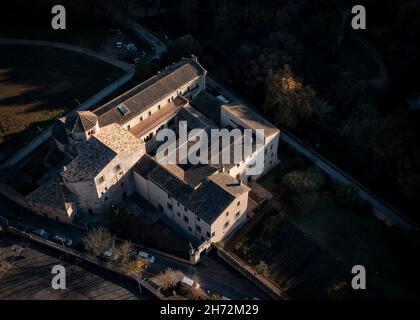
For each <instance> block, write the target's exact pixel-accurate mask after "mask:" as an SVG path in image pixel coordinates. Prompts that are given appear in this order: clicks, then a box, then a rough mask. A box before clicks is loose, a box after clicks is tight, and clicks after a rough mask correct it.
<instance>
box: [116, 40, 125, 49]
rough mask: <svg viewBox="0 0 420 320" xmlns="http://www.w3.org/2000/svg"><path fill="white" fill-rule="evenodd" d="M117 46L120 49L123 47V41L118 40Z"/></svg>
mask: <svg viewBox="0 0 420 320" xmlns="http://www.w3.org/2000/svg"><path fill="white" fill-rule="evenodd" d="M115 47H117V48H118V49H121V48H122V47H123V43H122V42H121V41H117V42H116V43H115Z"/></svg>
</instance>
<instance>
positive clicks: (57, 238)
mask: <svg viewBox="0 0 420 320" xmlns="http://www.w3.org/2000/svg"><path fill="white" fill-rule="evenodd" d="M52 239H53V240H54V241H55V242H57V243H59V244H64V245H65V246H66V247H71V245H72V244H73V240H71V239H70V238H68V237H65V236H62V235H61V234H55V235H54V237H53V238H52Z"/></svg>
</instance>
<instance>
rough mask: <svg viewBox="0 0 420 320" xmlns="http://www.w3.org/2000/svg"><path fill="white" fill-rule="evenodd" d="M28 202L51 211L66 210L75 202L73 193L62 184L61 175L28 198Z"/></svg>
mask: <svg viewBox="0 0 420 320" xmlns="http://www.w3.org/2000/svg"><path fill="white" fill-rule="evenodd" d="M26 200H28V201H30V202H33V203H35V204H38V205H43V206H46V207H49V208H51V209H56V210H61V211H62V210H64V211H67V209H68V208H69V207H70V206H71V205H72V202H73V201H74V198H73V195H72V193H71V192H70V191H69V190H68V189H67V188H66V186H65V185H64V184H63V183H62V182H61V178H60V176H59V175H54V176H53V177H52V178H51V179H50V180H48V181H47V182H46V183H44V184H43V185H41V186H40V187H39V188H37V189H35V190H34V191H33V192H31V193H30V194H28V195H27V196H26Z"/></svg>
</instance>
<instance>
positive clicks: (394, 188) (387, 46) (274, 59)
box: [143, 0, 420, 221]
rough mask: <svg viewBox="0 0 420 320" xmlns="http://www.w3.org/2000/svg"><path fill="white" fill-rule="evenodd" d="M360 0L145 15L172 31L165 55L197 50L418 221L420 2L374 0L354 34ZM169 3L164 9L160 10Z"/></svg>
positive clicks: (186, 6) (195, 0) (172, 7)
mask: <svg viewBox="0 0 420 320" xmlns="http://www.w3.org/2000/svg"><path fill="white" fill-rule="evenodd" d="M354 3H355V2H354V1H332V0H319V1H298V0H296V1H268V0H267V1H258V2H257V1H249V0H245V1H244V0H241V1H227V0H180V1H161V7H162V13H161V15H160V16H158V17H156V16H154V17H149V18H147V19H143V20H144V21H145V22H146V23H147V24H148V25H149V27H150V28H152V29H153V30H157V31H160V32H162V33H163V34H168V35H170V36H172V37H173V38H171V39H173V40H172V43H171V45H170V47H171V49H172V50H171V51H170V56H169V57H168V60H169V61H170V60H176V59H178V58H179V57H180V56H184V55H187V54H189V53H191V52H193V53H195V54H197V55H198V56H199V57H200V59H201V61H202V62H203V64H204V65H205V66H206V67H207V68H209V70H210V71H211V72H212V73H214V74H216V75H217V77H218V78H220V79H221V80H222V81H224V82H226V83H228V84H229V85H231V86H232V87H234V88H235V90H236V91H238V92H239V93H240V94H241V95H242V96H244V97H245V98H247V99H248V100H249V101H250V102H252V103H253V105H254V106H255V107H257V108H259V109H260V111H261V112H263V113H265V114H267V115H269V116H270V118H271V119H274V121H275V122H276V124H277V125H279V126H280V127H281V128H285V129H287V130H289V131H290V132H292V133H294V134H295V135H296V136H297V137H299V138H300V139H302V140H304V141H305V142H306V143H308V144H309V145H311V146H312V147H313V148H314V149H316V150H317V152H319V153H321V154H322V155H324V156H325V157H326V158H328V159H330V160H331V161H332V162H333V163H335V164H336V165H338V166H339V167H341V168H343V169H344V170H346V171H347V172H350V174H351V175H353V176H354V177H355V178H356V179H358V180H359V181H361V182H362V183H364V184H365V185H367V186H368V187H369V188H370V189H371V190H373V191H374V192H375V193H377V194H379V195H380V196H382V197H383V198H384V199H386V200H387V201H389V202H391V203H392V204H394V205H395V206H396V207H398V208H399V209H401V210H402V211H403V212H404V213H405V214H407V215H409V216H410V217H412V218H413V219H415V220H417V221H419V220H420V216H419V212H420V210H419V208H420V204H419V202H418V199H417V196H418V194H419V192H418V190H420V148H419V145H420V143H419V142H420V141H419V138H420V132H419V126H418V122H419V120H420V119H419V114H420V111H418V110H411V109H410V108H409V106H408V104H407V100H409V99H410V98H413V97H415V96H418V95H419V94H420V81H419V78H418V74H419V73H420V59H418V57H420V3H419V2H418V1H416V0H407V1H398V0H385V1H383V0H368V1H357V4H364V5H365V7H366V11H367V30H364V31H358V35H359V36H360V37H361V38H362V41H364V42H366V43H368V45H369V46H371V47H372V48H374V50H376V52H377V53H378V54H379V55H380V57H381V58H382V59H383V61H384V64H385V66H386V71H387V73H388V76H389V81H388V82H387V83H385V84H384V85H382V86H378V85H375V78H377V77H378V76H379V73H380V72H379V70H378V64H377V63H376V61H375V59H374V58H373V57H372V54H370V52H369V51H368V50H367V49H366V47H365V46H364V44H363V43H362V42H361V41H360V40H359V39H358V37H357V36H356V35H355V34H354V33H355V31H353V30H352V29H351V28H350V27H349V26H350V19H351V16H350V17H347V18H346V13H348V12H349V11H350V10H351V9H350V8H351V7H352V5H353V4H354ZM163 9H164V10H163Z"/></svg>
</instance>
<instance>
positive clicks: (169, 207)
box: [168, 203, 172, 211]
mask: <svg viewBox="0 0 420 320" xmlns="http://www.w3.org/2000/svg"><path fill="white" fill-rule="evenodd" d="M168 209H169V210H171V211H172V205H171V204H170V203H168Z"/></svg>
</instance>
